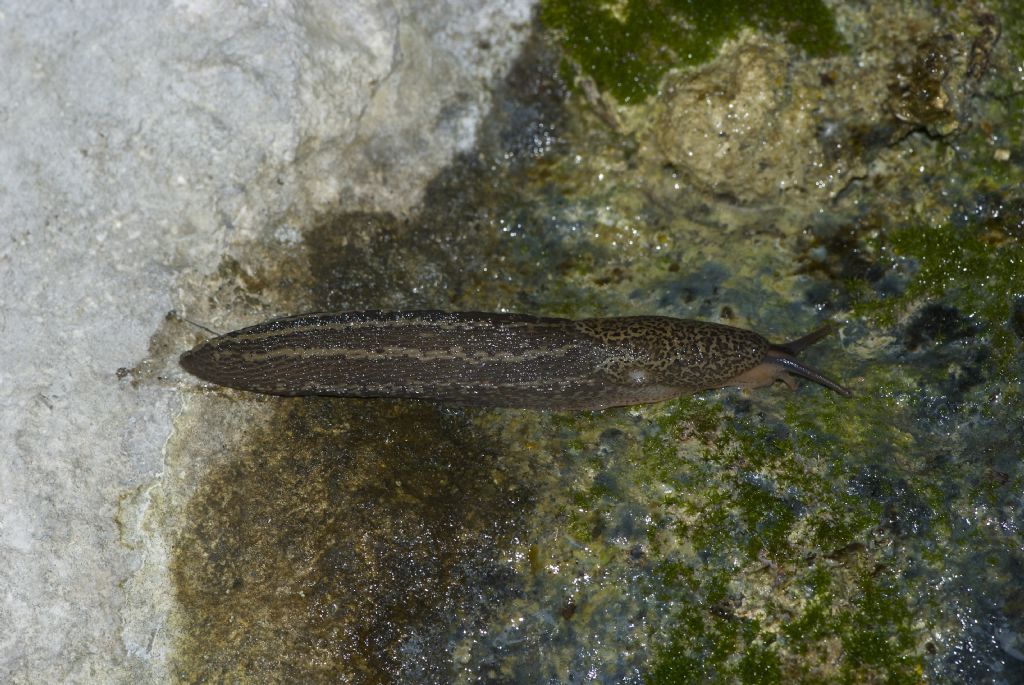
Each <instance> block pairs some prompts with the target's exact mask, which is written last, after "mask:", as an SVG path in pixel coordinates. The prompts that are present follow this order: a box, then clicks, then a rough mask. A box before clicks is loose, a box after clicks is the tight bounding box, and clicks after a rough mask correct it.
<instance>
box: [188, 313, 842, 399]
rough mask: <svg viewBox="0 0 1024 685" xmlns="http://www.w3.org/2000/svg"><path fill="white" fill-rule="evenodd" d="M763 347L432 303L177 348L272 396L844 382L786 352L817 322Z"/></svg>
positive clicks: (666, 392)
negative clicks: (429, 307)
mask: <svg viewBox="0 0 1024 685" xmlns="http://www.w3.org/2000/svg"><path fill="white" fill-rule="evenodd" d="M828 331H829V329H827V328H826V329H822V330H820V331H816V332H815V333H812V334H810V335H808V336H805V337H804V338H801V339H799V340H796V341H793V342H791V343H788V344H786V345H772V344H771V343H769V342H768V341H767V340H765V338H764V337H762V336H761V335H759V334H757V333H754V332H753V331H748V330H743V329H740V328H733V327H731V326H724V325H721V324H715V323H707V322H703V321H691V320H687V319H675V318H669V317H661V316H634V317H623V318H609V319H582V320H578V321H573V320H570V319H557V318H544V317H535V316H525V315H520V314H490V313H480V312H441V311H407V312H385V311H363V312H341V313H333V314H332V313H317V314H305V315H301V316H293V317H288V318H282V319H274V320H272V321H267V322H265V323H261V324H259V325H256V326H252V327H250V328H244V329H242V330H239V331H234V332H232V333H227V334H225V335H222V336H219V337H216V338H213V339H211V340H207V341H206V342H204V343H201V344H199V345H197V346H196V347H195V348H194V349H192V350H191V351H189V352H186V353H185V354H183V355H182V356H181V365H182V366H183V367H184V368H185V370H186V371H188V372H189V373H191V374H193V375H195V376H198V377H199V378H202V379H204V380H207V381H210V382H212V383H216V384H218V385H225V386H228V387H231V388H239V389H242V390H251V391H253V392H260V393H267V394H272V395H335V396H343V397H404V398H415V399H426V400H435V401H440V402H443V403H449V404H457V405H462V406H486V407H522V408H530V409H604V408H606V407H614V406H619V405H629V404H642V403H646V402H657V401H660V400H665V399H669V398H672V397H676V396H678V395H683V394H689V393H694V392H698V391H701V390H710V389H713V388H722V387H727V386H737V387H751V388H753V387H759V386H763V385H769V384H771V383H772V382H774V381H775V380H782V381H784V382H785V383H786V384H787V385H789V386H790V387H795V384H794V382H793V380H792V378H791V376H790V374H796V375H799V376H803V377H805V378H809V379H811V380H813V381H815V382H818V383H821V384H822V385H825V386H827V387H829V388H831V389H833V390H835V391H837V392H839V393H841V394H843V395H849V391H848V390H846V389H845V388H843V387H842V386H840V385H839V384H837V383H835V382H834V381H831V380H829V379H828V378H825V377H824V376H822V375H821V374H819V373H818V372H816V371H814V370H813V369H811V368H809V367H806V366H804V365H803V364H801V363H800V362H799V361H797V360H796V354H797V353H798V352H799V351H800V350H801V349H803V348H804V347H807V346H808V345H810V344H812V343H814V342H816V341H817V340H819V339H820V338H822V337H824V335H826V334H827V333H828Z"/></svg>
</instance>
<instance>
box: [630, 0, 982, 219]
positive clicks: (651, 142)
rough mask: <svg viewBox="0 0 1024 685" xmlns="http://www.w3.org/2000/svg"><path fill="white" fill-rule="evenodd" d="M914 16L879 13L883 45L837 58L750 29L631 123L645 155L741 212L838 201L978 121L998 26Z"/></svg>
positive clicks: (669, 83) (675, 78) (668, 85)
mask: <svg viewBox="0 0 1024 685" xmlns="http://www.w3.org/2000/svg"><path fill="white" fill-rule="evenodd" d="M908 14H910V15H911V17H910V20H909V21H906V22H904V23H900V24H898V25H894V26H893V25H886V23H885V22H886V17H885V16H883V14H882V11H881V10H879V11H878V12H877V14H876V15H869V16H870V21H871V25H872V29H873V31H874V32H875V35H876V36H877V35H881V36H883V38H882V39H881V40H879V39H878V38H876V40H877V41H878V44H879V45H880V46H881V47H880V48H879V49H876V50H873V51H854V50H851V51H849V53H848V54H843V55H840V56H837V57H834V58H831V59H821V60H807V59H804V58H802V57H801V56H800V53H799V51H798V50H797V49H796V48H794V47H793V46H791V45H788V44H787V43H786V42H785V41H784V40H782V39H780V38H779V37H777V36H776V37H769V36H765V35H762V34H758V33H754V32H752V31H747V32H744V33H743V34H741V35H740V36H739V37H738V38H737V39H735V40H732V41H729V42H727V43H726V44H725V45H724V46H723V48H722V50H721V52H720V53H719V55H718V56H717V57H716V58H715V59H714V60H712V61H711V62H710V63H708V64H707V65H705V66H703V67H701V68H699V69H695V70H682V71H679V72H676V73H674V74H671V75H670V76H668V77H667V78H666V80H665V83H664V84H663V87H662V89H661V92H660V93H659V95H658V97H657V98H656V100H655V102H654V104H653V105H651V106H650V109H649V110H640V113H639V114H633V115H631V118H632V119H633V121H635V122H639V124H634V126H637V127H638V128H639V129H640V133H639V138H640V140H641V142H642V143H643V148H642V153H643V155H644V156H645V157H646V158H647V159H650V160H652V161H654V162H656V163H659V164H665V165H668V166H670V167H671V168H672V169H674V170H675V171H677V172H679V173H680V174H681V175H682V176H683V177H684V178H685V179H686V180H687V181H688V182H690V183H692V184H694V185H695V186H697V187H698V188H700V189H701V190H704V191H706V192H709V193H713V194H715V195H718V196H720V197H724V198H728V199H732V200H735V201H737V202H739V203H742V204H747V205H757V204H771V203H777V202H780V201H791V200H792V199H793V198H794V196H804V197H808V198H810V199H811V200H813V201H816V202H823V201H827V200H829V199H832V198H835V197H836V196H837V195H838V194H840V193H841V192H842V191H843V190H845V189H846V188H847V187H848V186H849V185H850V183H851V181H853V180H855V179H860V178H864V177H866V176H867V175H869V173H870V166H871V164H872V163H873V162H874V161H875V160H876V159H877V157H878V156H879V154H880V153H881V152H882V151H883V149H884V148H886V147H888V146H890V145H891V144H893V143H895V142H897V141H899V140H900V139H902V138H903V137H905V136H906V135H907V134H909V133H911V132H912V131H916V130H922V129H923V130H925V131H927V132H928V133H929V134H930V135H932V136H934V137H942V136H947V135H950V134H953V133H955V132H957V131H959V130H961V129H962V128H963V127H964V125H965V124H966V123H967V121H966V120H967V117H968V112H969V108H968V106H967V103H968V102H969V100H970V97H971V95H972V94H973V93H974V91H975V89H976V88H977V86H978V79H979V78H980V76H981V74H983V73H984V72H985V70H986V65H987V62H988V60H989V56H990V53H991V50H992V47H993V45H994V43H995V41H996V39H997V37H998V35H999V29H998V25H997V22H996V20H995V18H994V17H993V16H992V15H990V14H987V13H985V12H977V13H976V14H975V17H974V22H973V24H974V25H973V26H972V27H971V31H970V32H961V33H959V34H955V33H952V32H949V31H946V30H945V29H944V28H943V27H941V26H938V25H937V24H936V19H935V17H934V16H930V15H929V14H927V13H925V12H920V11H918V12H917V14H916V15H915V14H914V13H913V12H910V13H908ZM851 103H853V104H851ZM840 122H842V123H840ZM783 198H785V200H783Z"/></svg>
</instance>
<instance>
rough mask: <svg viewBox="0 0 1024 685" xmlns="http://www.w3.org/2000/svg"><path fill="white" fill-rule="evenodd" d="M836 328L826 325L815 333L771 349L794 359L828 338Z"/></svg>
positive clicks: (812, 332) (773, 346)
mask: <svg viewBox="0 0 1024 685" xmlns="http://www.w3.org/2000/svg"><path fill="white" fill-rule="evenodd" d="M835 329H836V328H835V326H834V325H833V324H831V323H827V324H825V325H824V326H822V327H821V328H819V329H818V330H816V331H811V332H810V333H808V334H807V335H804V336H801V337H799V338H797V339H796V340H790V341H789V342H788V343H783V344H781V345H772V348H773V349H775V350H778V351H781V352H785V353H786V354H788V355H789V356H791V357H795V356H796V355H798V354H800V353H801V352H803V351H804V350H806V349H807V348H808V347H810V346H811V345H813V344H814V343H816V342H818V341H819V340H821V339H822V338H825V337H827V336H828V334H829V333H831V332H832V331H834V330H835Z"/></svg>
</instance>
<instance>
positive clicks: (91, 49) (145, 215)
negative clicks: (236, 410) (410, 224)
mask: <svg viewBox="0 0 1024 685" xmlns="http://www.w3.org/2000/svg"><path fill="white" fill-rule="evenodd" d="M530 4H531V3H530V2H528V0H514V1H512V2H508V1H501V2H498V1H497V0H469V1H461V2H438V3H420V2H414V1H413V0H401V1H393V2H392V1H387V0H350V1H346V2H326V1H325V0H307V1H305V2H295V1H291V2H289V1H286V0H278V1H271V2H256V1H251V2H234V3H223V2H213V1H212V0H180V1H177V2H163V1H160V2H157V1H154V0H140V1H138V2H131V3H123V2H112V1H109V0H106V1H105V0H97V1H95V2H90V3H77V4H68V3H64V2H55V1H53V0H41V1H36V2H27V1H19V0H15V2H10V3H4V4H3V6H0V64H2V65H3V68H2V69H0V626H3V628H2V629H0V682H15V683H37V682H139V681H159V680H161V679H162V678H163V677H164V676H165V675H166V672H165V671H164V668H165V667H166V664H165V663H164V660H163V659H164V656H165V653H164V650H163V647H161V645H164V644H165V640H162V639H161V638H160V636H159V635H158V634H157V633H158V632H159V631H160V630H163V629H164V628H163V627H161V626H160V625H159V623H153V624H146V623H145V622H140V621H137V620H135V619H133V618H131V617H126V616H125V614H124V605H125V602H126V598H125V593H126V592H128V593H132V592H136V593H137V592H143V591H148V590H147V587H148V586H147V585H146V584H152V583H155V582H156V583H158V580H154V579H159V573H156V574H150V575H148V576H146V578H145V580H144V581H136V580H135V575H134V574H136V572H137V571H138V569H139V568H140V567H142V566H143V565H144V564H150V565H151V566H152V565H153V564H159V563H161V561H162V559H161V555H160V553H159V549H154V548H147V547H146V545H145V544H144V538H145V531H144V530H131V527H132V525H133V524H132V522H131V521H128V522H126V521H124V520H121V525H122V526H124V527H125V528H126V529H125V530H119V528H118V524H117V522H116V520H117V517H118V515H119V511H122V508H121V504H122V499H123V498H135V499H138V500H144V499H145V497H146V496H147V493H148V492H149V490H148V489H147V488H148V484H151V483H158V482H159V479H160V476H161V472H162V469H163V462H162V459H161V452H162V447H163V445H164V442H165V441H166V440H167V439H168V436H169V433H170V425H171V418H172V414H173V413H174V412H175V411H176V408H177V407H178V402H179V400H178V397H177V395H176V390H175V387H174V386H173V385H172V384H167V385H166V386H163V387H161V386H160V385H159V384H150V385H143V386H139V387H133V386H132V384H131V383H129V382H127V381H126V380H120V379H119V378H118V376H117V374H116V371H117V369H118V368H119V367H131V366H133V365H135V364H137V363H138V362H139V361H140V360H141V359H143V358H145V356H146V354H147V345H148V343H149V338H150V336H151V335H152V334H153V332H154V331H155V330H156V328H157V326H158V324H159V322H160V320H161V319H162V317H163V316H164V315H165V314H166V312H167V311H168V310H169V309H171V308H172V307H174V306H176V304H177V303H178V295H177V293H176V289H177V284H178V283H179V282H180V281H181V279H182V277H183V274H187V273H191V274H196V273H200V274H201V273H206V272H208V271H209V270H211V269H212V268H214V266H215V264H216V262H217V260H218V259H219V258H220V256H221V255H222V254H224V253H225V251H227V250H230V249H232V248H233V247H235V246H238V245H244V244H245V243H246V242H247V241H249V240H252V239H255V238H258V237H270V238H271V239H273V236H274V235H275V231H278V232H280V229H281V226H282V225H285V224H288V225H292V224H291V223H290V222H300V223H301V221H303V220H304V219H307V218H308V217H310V216H312V215H314V214H315V213H316V212H317V211H319V210H322V209H323V208H324V207H327V206H341V207H347V208H353V209H384V210H390V211H397V212H402V211H407V210H409V209H410V208H412V207H413V206H414V205H415V204H416V203H417V202H418V200H419V198H420V195H421V193H422V190H423V187H424V184H425V182H426V181H427V180H428V179H429V178H430V177H431V176H432V175H433V174H435V173H436V172H437V171H438V170H439V169H440V168H441V167H442V166H443V165H444V164H446V163H447V162H448V161H449V160H450V159H451V158H452V155H453V154H454V153H455V152H456V151H458V150H460V149H467V148H469V147H471V146H472V145H473V143H474V131H475V128H476V124H477V122H478V121H479V119H480V118H481V117H482V116H484V114H485V113H486V112H487V110H488V106H489V99H488V88H489V86H490V85H491V83H493V81H494V79H495V78H499V77H500V76H501V75H502V74H503V73H504V71H505V70H506V69H507V67H508V66H509V63H510V62H511V60H512V59H513V58H514V56H515V54H516V52H517V49H518V46H519V45H520V43H521V41H522V39H523V38H524V34H525V32H526V31H527V29H528V20H529V14H530V11H531V7H530ZM143 505H144V503H143ZM143 505H140V506H143ZM143 508H144V506H143ZM140 588H141V590H140ZM150 589H152V590H153V592H156V591H157V590H158V588H156V587H153V588H150Z"/></svg>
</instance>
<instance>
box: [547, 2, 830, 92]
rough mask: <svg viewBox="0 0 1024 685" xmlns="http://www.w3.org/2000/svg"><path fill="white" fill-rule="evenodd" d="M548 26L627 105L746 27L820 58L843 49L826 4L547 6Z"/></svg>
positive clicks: (582, 66)
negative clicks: (783, 39)
mask: <svg viewBox="0 0 1024 685" xmlns="http://www.w3.org/2000/svg"><path fill="white" fill-rule="evenodd" d="M541 19H542V20H543V21H544V23H545V24H546V25H547V26H548V27H549V28H552V29H555V30H556V31H557V32H558V33H559V35H560V36H561V40H562V44H563V47H564V48H565V51H566V53H567V54H568V55H569V57H571V58H572V59H573V60H574V61H575V62H576V63H577V64H578V65H579V68H580V69H581V70H582V71H583V72H584V73H585V74H587V75H588V76H590V77H591V78H592V79H594V82H595V83H596V84H597V87H598V88H599V89H600V90H601V91H603V92H606V93H610V94H611V95H613V96H614V97H615V98H616V99H618V100H619V101H620V102H622V103H636V102H640V101H643V100H644V99H645V98H646V97H647V96H649V95H651V94H652V93H654V92H655V91H656V90H657V88H658V82H659V81H660V79H661V76H662V75H663V74H664V73H665V72H666V71H667V70H669V69H671V68H672V67H676V66H693V65H697V64H701V63H703V62H706V61H708V60H709V59H711V58H712V57H714V55H715V53H716V52H717V50H718V48H719V46H720V45H721V44H722V42H723V41H725V40H726V39H728V38H731V37H733V36H735V35H736V34H737V33H738V32H739V31H740V29H741V28H743V27H754V28H758V29H761V30H763V31H766V32H769V33H780V34H782V35H784V36H785V37H786V39H787V40H788V41H789V42H790V43H792V44H793V45H795V46H797V47H798V48H800V49H802V50H804V51H805V52H806V53H807V54H808V55H811V56H815V57H818V56H828V55H833V54H836V53H837V52H839V51H840V50H841V49H842V47H843V41H842V38H841V37H840V36H839V33H838V31H837V30H836V25H835V18H834V17H833V15H832V11H831V10H830V9H829V8H828V6H827V5H825V4H824V3H823V2H821V0H795V1H793V2H779V1H772V2H760V3H749V2H743V1H742V0H719V1H717V2H715V1H712V0H662V1H660V2H658V1H656V0H625V2H613V1H612V0H595V1H589V0H544V1H543V2H542V3H541Z"/></svg>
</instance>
